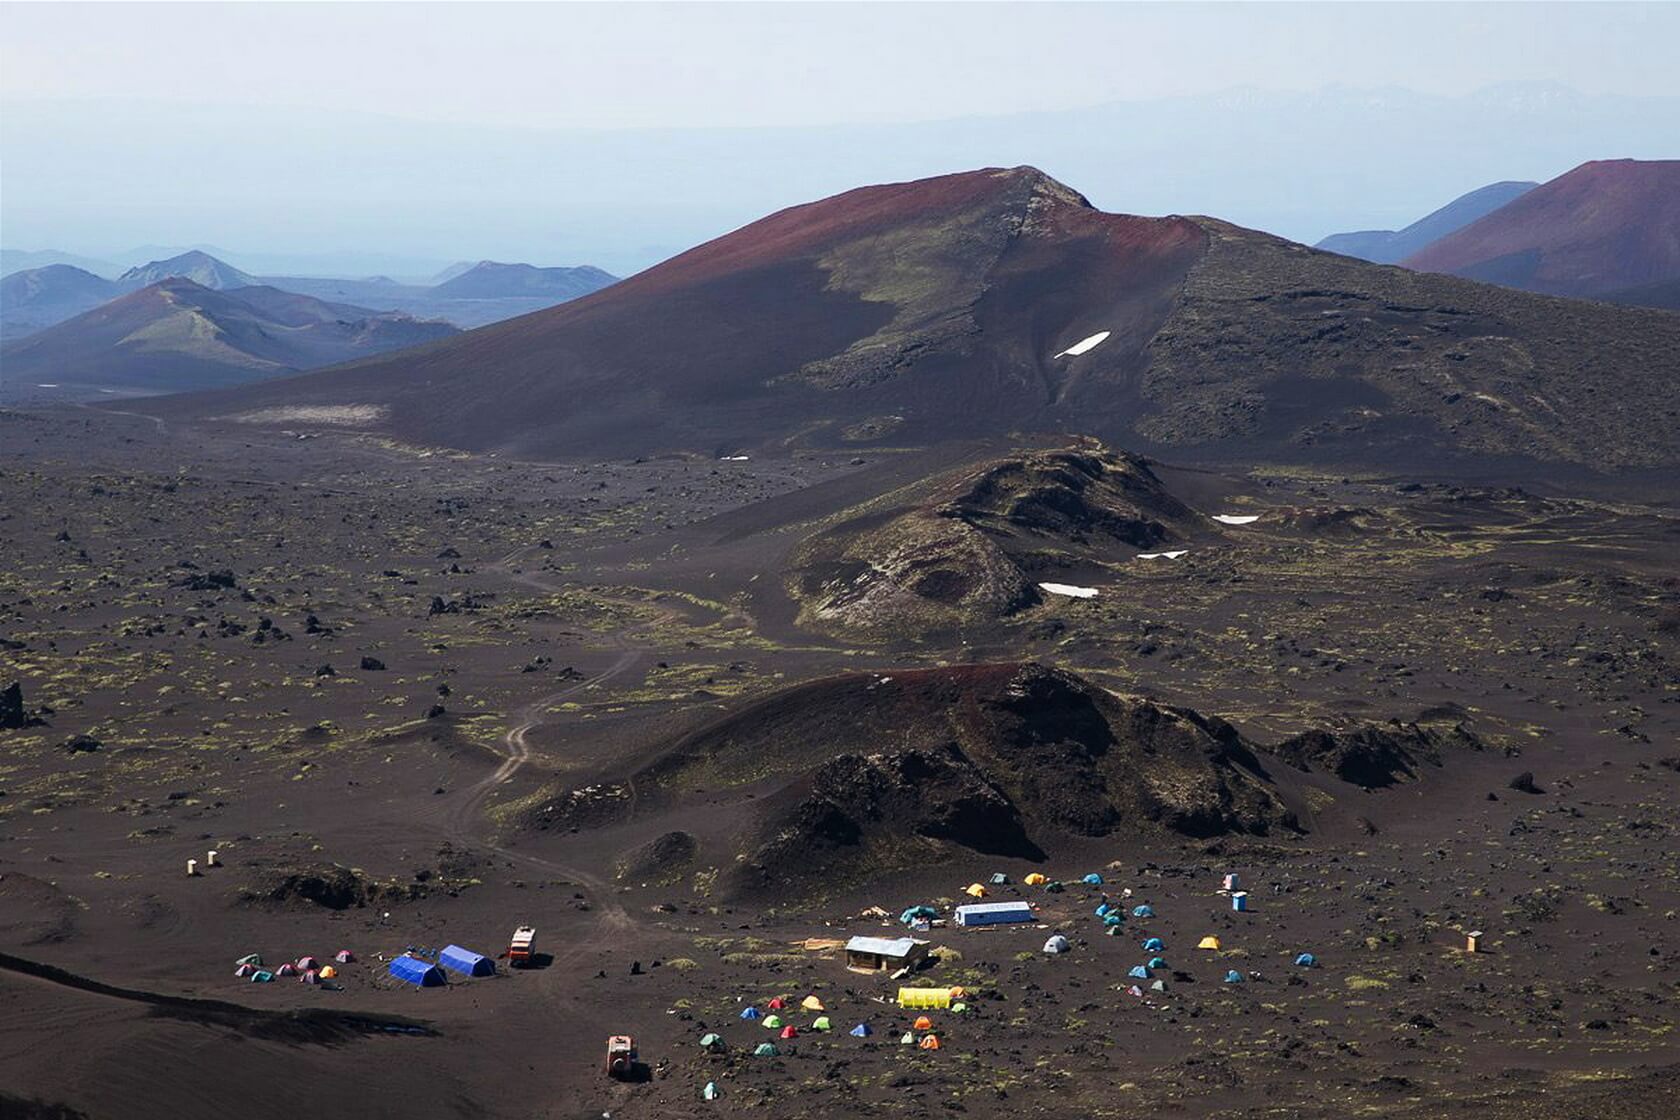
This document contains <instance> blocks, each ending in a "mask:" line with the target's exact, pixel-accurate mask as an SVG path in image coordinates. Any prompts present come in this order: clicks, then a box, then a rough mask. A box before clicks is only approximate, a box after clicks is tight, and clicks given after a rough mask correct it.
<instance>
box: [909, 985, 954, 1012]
mask: <svg viewBox="0 0 1680 1120" xmlns="http://www.w3.org/2000/svg"><path fill="white" fill-rule="evenodd" d="M898 1005H899V1006H900V1007H909V1008H914V1009H916V1010H918V1011H921V1010H926V1009H930V1008H931V1009H934V1010H939V1011H948V1010H950V1007H951V989H949V988H900V989H899V990H898Z"/></svg>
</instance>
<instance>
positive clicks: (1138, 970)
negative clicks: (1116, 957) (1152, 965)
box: [1126, 964, 1149, 980]
mask: <svg viewBox="0 0 1680 1120" xmlns="http://www.w3.org/2000/svg"><path fill="white" fill-rule="evenodd" d="M1126 975H1127V976H1135V977H1137V978H1138V979H1139V980H1147V979H1149V970H1148V969H1147V968H1145V967H1143V965H1141V964H1135V965H1133V966H1132V970H1131V971H1130V972H1128V973H1126Z"/></svg>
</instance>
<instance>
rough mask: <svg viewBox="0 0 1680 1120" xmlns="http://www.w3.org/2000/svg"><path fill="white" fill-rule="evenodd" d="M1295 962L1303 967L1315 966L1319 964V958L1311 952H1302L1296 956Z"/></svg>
mask: <svg viewBox="0 0 1680 1120" xmlns="http://www.w3.org/2000/svg"><path fill="white" fill-rule="evenodd" d="M1295 963H1296V964H1298V965H1300V966H1301V967H1302V968H1313V967H1315V966H1316V965H1317V964H1318V958H1317V957H1315V956H1313V955H1312V954H1311V953H1302V954H1301V955H1300V956H1298V957H1296V958H1295Z"/></svg>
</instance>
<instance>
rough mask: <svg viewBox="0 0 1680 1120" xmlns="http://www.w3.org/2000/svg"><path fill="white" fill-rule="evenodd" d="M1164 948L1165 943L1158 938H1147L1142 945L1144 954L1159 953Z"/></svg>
mask: <svg viewBox="0 0 1680 1120" xmlns="http://www.w3.org/2000/svg"><path fill="white" fill-rule="evenodd" d="M1166 947H1167V943H1166V942H1165V941H1162V940H1161V939H1160V938H1159V937H1151V938H1148V939H1147V940H1145V941H1144V943H1143V951H1144V952H1146V953H1159V952H1160V951H1161V950H1162V949H1165V948H1166Z"/></svg>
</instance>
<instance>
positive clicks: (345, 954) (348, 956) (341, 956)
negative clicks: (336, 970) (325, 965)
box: [333, 949, 356, 964]
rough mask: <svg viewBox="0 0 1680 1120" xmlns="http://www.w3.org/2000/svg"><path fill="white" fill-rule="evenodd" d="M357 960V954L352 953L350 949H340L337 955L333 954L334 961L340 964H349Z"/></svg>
mask: <svg viewBox="0 0 1680 1120" xmlns="http://www.w3.org/2000/svg"><path fill="white" fill-rule="evenodd" d="M355 959H356V954H354V953H352V952H351V951H350V950H348V949H340V950H339V951H338V952H337V953H335V954H333V960H335V961H337V962H338V963H339V964H349V963H350V962H352V961H354V960H355Z"/></svg>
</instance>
